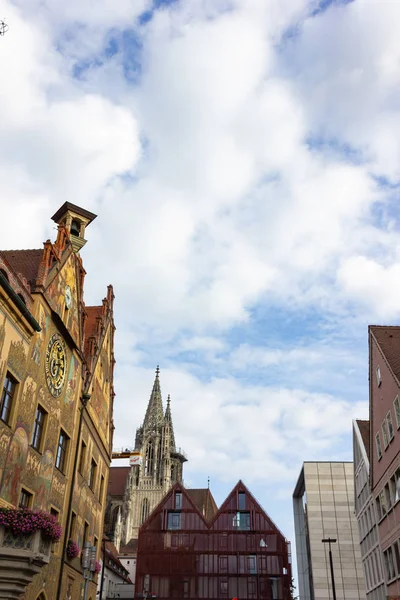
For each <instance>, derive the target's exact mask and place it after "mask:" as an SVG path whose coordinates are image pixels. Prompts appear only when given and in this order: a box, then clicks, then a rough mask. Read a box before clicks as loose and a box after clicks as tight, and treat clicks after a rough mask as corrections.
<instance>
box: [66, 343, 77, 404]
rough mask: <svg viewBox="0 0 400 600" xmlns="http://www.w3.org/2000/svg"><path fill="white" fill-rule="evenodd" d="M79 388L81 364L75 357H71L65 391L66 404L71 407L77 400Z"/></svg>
mask: <svg viewBox="0 0 400 600" xmlns="http://www.w3.org/2000/svg"><path fill="white" fill-rule="evenodd" d="M78 388H79V362H78V361H77V360H76V358H75V356H74V355H73V354H72V355H71V360H70V364H69V371H68V379H67V389H66V391H65V397H64V404H66V405H67V406H71V404H72V403H73V402H74V400H75V396H76V392H77V390H78Z"/></svg>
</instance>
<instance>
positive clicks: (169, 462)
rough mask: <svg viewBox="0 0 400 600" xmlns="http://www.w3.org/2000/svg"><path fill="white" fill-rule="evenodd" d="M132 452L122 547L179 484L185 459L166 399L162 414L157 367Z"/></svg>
mask: <svg viewBox="0 0 400 600" xmlns="http://www.w3.org/2000/svg"><path fill="white" fill-rule="evenodd" d="M134 452H135V454H134V456H135V457H138V460H137V461H136V462H134V461H131V466H130V468H129V472H128V474H127V475H128V476H127V480H126V484H125V493H124V498H123V502H122V511H121V512H122V515H121V517H122V519H121V541H122V542H123V543H125V544H127V543H128V542H129V541H130V540H132V539H137V537H138V533H139V527H140V525H141V524H142V523H143V522H144V521H145V520H146V518H147V517H148V515H149V514H150V512H151V511H152V510H153V509H154V508H155V507H156V506H157V504H158V503H159V502H160V501H161V499H162V498H163V496H164V494H165V493H166V492H167V491H168V490H169V488H170V487H171V485H173V484H174V483H175V482H176V481H182V470H183V463H184V462H186V460H187V458H186V456H185V454H184V452H183V451H182V450H181V449H180V448H177V447H176V444H175V435H174V427H173V424H172V416H171V406H170V397H169V396H168V400H167V407H166V410H165V412H164V408H163V403H162V396H161V388H160V370H159V368H158V367H157V370H156V377H155V380H154V385H153V390H152V392H151V395H150V400H149V403H148V406H147V410H146V414H145V417H144V421H143V425H142V426H141V427H139V428H138V429H137V431H136V440H135V450H134ZM117 468H118V467H117ZM115 541H116V542H117V543H118V540H115Z"/></svg>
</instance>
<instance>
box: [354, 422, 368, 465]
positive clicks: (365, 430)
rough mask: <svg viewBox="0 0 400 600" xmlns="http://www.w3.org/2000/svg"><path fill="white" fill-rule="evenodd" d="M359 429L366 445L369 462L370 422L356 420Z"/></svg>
mask: <svg viewBox="0 0 400 600" xmlns="http://www.w3.org/2000/svg"><path fill="white" fill-rule="evenodd" d="M356 423H357V425H358V429H359V430H360V433H361V437H362V441H363V443H364V447H365V451H366V453H367V457H368V460H369V421H363V420H361V419H356Z"/></svg>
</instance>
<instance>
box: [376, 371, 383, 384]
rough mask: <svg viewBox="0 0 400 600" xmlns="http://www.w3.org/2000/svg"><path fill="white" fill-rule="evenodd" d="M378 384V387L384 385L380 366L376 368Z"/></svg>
mask: <svg viewBox="0 0 400 600" xmlns="http://www.w3.org/2000/svg"><path fill="white" fill-rule="evenodd" d="M376 382H377V384H378V387H379V386H380V385H381V383H382V377H381V368H380V367H379V366H378V367H376Z"/></svg>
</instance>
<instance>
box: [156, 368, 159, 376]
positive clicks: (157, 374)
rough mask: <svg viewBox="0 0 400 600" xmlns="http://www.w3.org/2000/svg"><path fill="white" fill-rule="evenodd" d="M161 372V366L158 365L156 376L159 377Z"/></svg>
mask: <svg viewBox="0 0 400 600" xmlns="http://www.w3.org/2000/svg"><path fill="white" fill-rule="evenodd" d="M159 374H160V366H159V365H157V368H156V377H158V376H159Z"/></svg>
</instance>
